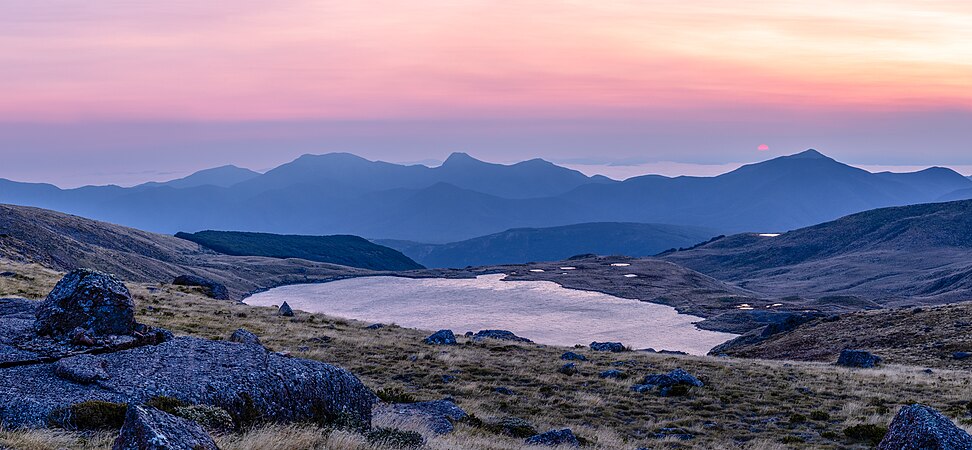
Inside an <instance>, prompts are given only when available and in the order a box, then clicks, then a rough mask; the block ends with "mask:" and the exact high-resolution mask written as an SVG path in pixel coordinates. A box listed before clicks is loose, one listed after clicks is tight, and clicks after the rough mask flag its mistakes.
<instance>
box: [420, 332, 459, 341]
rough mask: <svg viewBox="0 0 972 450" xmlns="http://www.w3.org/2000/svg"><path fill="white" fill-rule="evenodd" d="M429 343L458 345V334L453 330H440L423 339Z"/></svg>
mask: <svg viewBox="0 0 972 450" xmlns="http://www.w3.org/2000/svg"><path fill="white" fill-rule="evenodd" d="M423 342H425V343H426V344H429V345H456V343H457V341H456V334H455V333H453V332H452V330H439V331H436V332H435V333H432V335H431V336H429V337H427V338H425V340H424V341H423Z"/></svg>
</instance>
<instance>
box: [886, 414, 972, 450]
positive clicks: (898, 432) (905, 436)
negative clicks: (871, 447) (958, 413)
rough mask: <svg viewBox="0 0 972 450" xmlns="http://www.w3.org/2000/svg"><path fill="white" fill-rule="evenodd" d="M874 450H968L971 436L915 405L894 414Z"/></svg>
mask: <svg viewBox="0 0 972 450" xmlns="http://www.w3.org/2000/svg"><path fill="white" fill-rule="evenodd" d="M878 449H879V450H969V449H972V436H969V434H968V433H966V432H965V430H963V429H961V428H959V427H957V426H955V424H954V423H952V421H951V420H948V418H947V417H945V416H943V415H941V413H939V412H938V411H935V410H934V409H932V408H929V407H927V406H924V405H917V404H916V405H911V406H905V407H903V408H901V409H900V410H899V411H898V414H897V415H895V416H894V420H892V421H891V426H890V427H888V434H886V435H885V436H884V439H883V440H882V441H881V443H880V444H879V445H878Z"/></svg>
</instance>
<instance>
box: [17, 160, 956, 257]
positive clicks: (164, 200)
mask: <svg viewBox="0 0 972 450" xmlns="http://www.w3.org/2000/svg"><path fill="white" fill-rule="evenodd" d="M244 170H245V169H234V168H219V169H216V170H213V171H204V172H203V173H199V174H194V175H192V176H190V177H187V178H186V179H183V181H180V182H178V183H174V182H169V183H160V184H158V185H142V186H137V187H134V188H121V187H117V186H89V187H84V188H78V189H67V190H61V189H58V188H57V187H55V186H52V185H46V184H29V183H16V182H11V181H6V180H0V202H6V203H13V204H20V205H30V206H38V207H43V208H48V209H54V210H58V211H63V212H68V213H72V214H79V215H83V216H86V217H92V218H95V219H98V220H105V221H109V222H114V223H118V224H123V225H127V226H132V227H137V228H141V229H147V230H151V231H156V232H167V233H174V232H176V231H188V232H194V231H201V230H205V229H233V230H242V231H260V232H271V233H286V234H306V235H324V234H354V235H361V236H367V237H369V238H389V239H403V240H414V241H420V242H429V243H447V242H454V241H460V240H465V239H470V238H474V237H478V236H483V235H487V234H491V233H498V232H501V231H503V230H508V229H511V228H522V227H533V228H539V227H552V226H560V225H570V224H578V223H591V222H632V223H667V224H676V225H687V226H699V227H705V228H710V229H713V230H716V231H719V232H722V233H727V232H742V231H785V230H790V229H795V228H799V227H803V226H807V225H811V224H815V223H820V222H824V221H828V220H833V219H836V218H838V217H841V216H844V215H847V214H851V213H855V212H859V211H865V210H869V209H874V208H880V207H885V206H897V205H907V204H914V203H924V202H932V201H936V200H938V199H939V198H941V197H942V196H945V195H949V194H952V193H954V192H956V191H960V190H962V189H970V188H972V180H969V179H968V178H966V177H963V176H961V175H959V174H957V173H955V172H953V171H951V170H949V169H940V168H935V169H928V170H925V171H921V172H916V173H911V174H890V173H878V174H875V173H869V172H867V171H864V170H861V169H857V168H854V167H851V166H848V165H845V164H841V163H839V162H837V161H834V160H833V159H830V158H828V157H826V156H824V155H822V154H820V153H819V152H816V151H814V150H809V151H806V152H803V153H800V154H797V155H793V156H787V157H781V158H776V159H772V160H769V161H765V162H762V163H758V164H751V165H748V166H744V167H741V168H739V169H738V170H735V171H732V172H729V173H726V174H724V175H720V176H717V177H676V178H668V177H662V176H657V175H649V176H642V177H636V178H632V179H628V180H626V181H623V182H617V181H613V180H609V179H607V178H604V177H597V176H595V177H587V176H585V175H583V174H581V173H580V172H577V171H574V170H570V169H567V168H563V167H559V166H556V165H554V164H551V163H549V162H546V161H543V160H538V159H534V160H529V161H524V162H521V163H517V164H513V165H501V164H490V163H485V162H482V161H479V160H476V159H474V158H472V157H470V156H469V155H465V154H462V153H456V154H453V155H452V156H450V157H449V159H447V160H446V161H445V163H443V164H442V165H441V166H439V167H431V168H430V167H426V166H422V165H411V166H406V165H399V164H391V163H386V162H380V161H368V160H366V159H363V158H360V157H357V156H354V155H351V154H347V153H332V154H327V155H319V156H312V155H305V156H302V157H300V158H298V159H296V160H294V161H292V162H290V163H287V164H284V165H282V166H280V167H277V168H275V169H273V170H270V171H268V172H267V173H265V174H262V175H254V174H253V173H249V172H244ZM233 177H238V178H239V179H242V180H243V181H240V182H238V183H235V184H229V183H231V182H232V179H233ZM227 184H229V185H227Z"/></svg>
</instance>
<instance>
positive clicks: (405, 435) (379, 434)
mask: <svg viewBox="0 0 972 450" xmlns="http://www.w3.org/2000/svg"><path fill="white" fill-rule="evenodd" d="M366 437H367V438H368V442H369V443H370V444H371V445H375V446H380V447H391V448H403V449H411V448H419V447H421V446H423V445H425V438H424V437H422V435H421V434H419V433H417V432H415V431H404V430H397V429H394V428H375V429H372V430H371V431H369V432H368V434H367V435H366Z"/></svg>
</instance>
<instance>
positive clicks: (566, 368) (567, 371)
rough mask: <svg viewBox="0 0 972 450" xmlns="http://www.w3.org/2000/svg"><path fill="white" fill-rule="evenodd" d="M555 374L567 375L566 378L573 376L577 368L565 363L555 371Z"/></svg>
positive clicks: (572, 364)
mask: <svg viewBox="0 0 972 450" xmlns="http://www.w3.org/2000/svg"><path fill="white" fill-rule="evenodd" d="M557 372H559V373H562V374H564V375H567V376H568V377H569V376H573V375H576V374H577V366H576V365H575V364H574V363H567V364H564V365H562V366H560V368H559V369H557Z"/></svg>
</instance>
